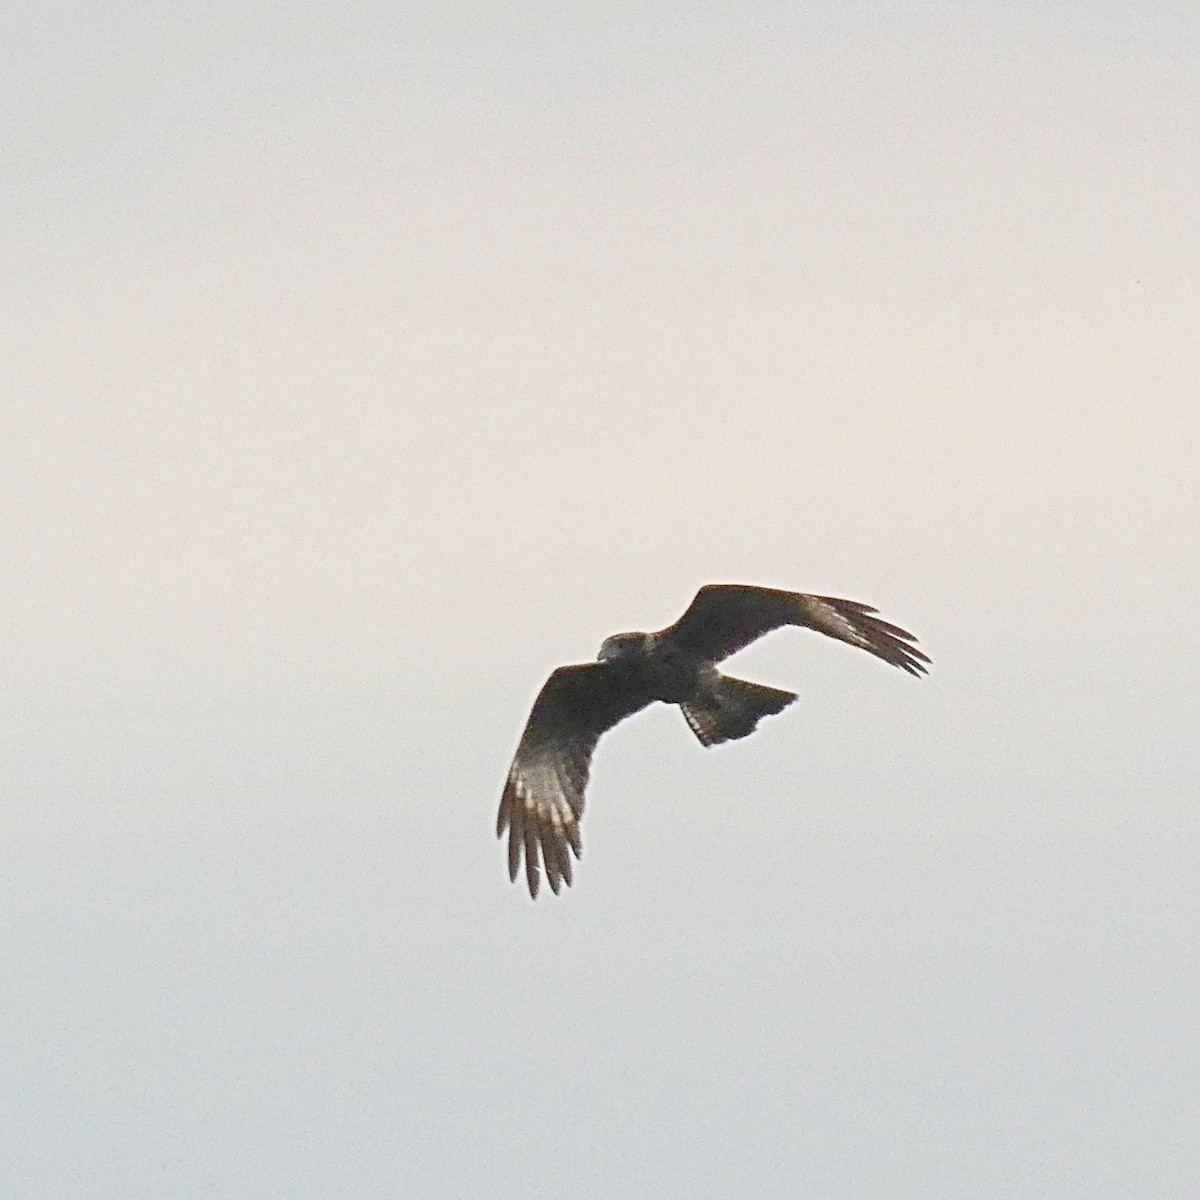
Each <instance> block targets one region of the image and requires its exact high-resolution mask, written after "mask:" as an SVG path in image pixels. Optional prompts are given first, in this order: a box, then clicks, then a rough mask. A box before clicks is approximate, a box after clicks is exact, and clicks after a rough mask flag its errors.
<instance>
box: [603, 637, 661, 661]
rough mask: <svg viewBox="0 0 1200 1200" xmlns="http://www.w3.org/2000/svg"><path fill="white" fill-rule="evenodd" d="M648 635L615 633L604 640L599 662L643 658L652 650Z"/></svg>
mask: <svg viewBox="0 0 1200 1200" xmlns="http://www.w3.org/2000/svg"><path fill="white" fill-rule="evenodd" d="M650 641H651V637H650V634H648V633H614V634H613V635H612V637H607V638H605V639H604V643H603V645H601V647H600V653H599V654H597V655H596V661H597V662H612V661H613V660H614V659H618V658H625V659H628V658H643V657H645V655H646V653H647V652H648V650H649V648H650Z"/></svg>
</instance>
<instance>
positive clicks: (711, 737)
mask: <svg viewBox="0 0 1200 1200" xmlns="http://www.w3.org/2000/svg"><path fill="white" fill-rule="evenodd" d="M795 699H796V693H795V692H785V691H781V690H780V689H779V688H773V687H767V685H766V684H763V683H750V682H748V681H747V680H745V679H734V678H732V677H731V676H729V675H722V676H720V677H719V678H718V679H717V680H716V681H715V682H714V683H713V685H712V687H711V688H709V689H708V691H707V693H706V694H705V695H704V696H703V697H702V698H700V699H698V700H690V701H688V702H687V703H686V704H681V705H680V708H682V709H683V715H684V717H685V718H686V719H687V723H688V724H689V725H690V726H691V729H692V732H693V733H694V734H695V735H696V736H697V737H698V738H699V739H700V741H701V743H702V744H703V745H705V746H716V745H717V744H719V743H720V742H729V741H733V740H734V739H736V738H744V737H746V736H747V735H748V734H751V733H753V732H754V730H755V728H756V727H757V725H758V723H759V721H761V720H762V719H763V717H768V716H770V715H771V714H772V713H777V712H781V711H782V710H783V709H785V708H787V706H788V705H789V704H791V702H792V701H793V700H795Z"/></svg>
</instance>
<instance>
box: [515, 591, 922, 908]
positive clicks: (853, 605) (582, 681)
mask: <svg viewBox="0 0 1200 1200" xmlns="http://www.w3.org/2000/svg"><path fill="white" fill-rule="evenodd" d="M876 611H877V610H876V609H874V608H870V607H869V606H868V605H866V604H859V603H857V602H856V601H854V600H837V599H834V598H833V597H831V596H810V595H806V594H805V593H803V592H782V591H777V590H775V589H774V588H763V587H749V586H744V585H742V584H736V583H711V584H708V585H707V586H706V587H702V588H701V589H700V590H699V591H698V592H697V593H696V596H695V598H694V599H693V600H692V603H691V604H690V605H689V606H688V609H687V612H685V613H684V614H683V616H682V617H680V618H679V620H678V621H676V622H675V624H674V625H671V626H669V627H668V628H666V629H661V630H659V631H658V632H657V633H618V634H614V635H613V636H612V637H610V638H606V639H605V640H604V644H603V645H602V646H601V647H600V653H599V655H598V656H597V659H596V661H595V662H592V663H578V664H576V665H574V666H568V667H559V668H558V669H557V670H555V671H553V672H552V673H551V675H550V678H549V679H547V680H546V682H545V684H544V686H543V687H542V690H541V692H539V693H538V697H537V699H536V700H535V701H534V703H533V709H532V711H531V712H530V714H529V720H528V721H527V722H526V725H525V732H524V733H523V734H522V735H521V741H520V743H519V744H518V746H517V752H516V755H515V756H514V758H513V762H512V767H511V768H510V769H509V772H508V780H507V782H506V784H505V787H504V794H503V796H502V797H501V800H500V812H499V815H498V816H497V819H496V836H497V837H502V836H503V835H504V831H505V830H508V873H509V877H510V878H511V879H513V880H514V881H515V880H516V878H517V871H518V870H519V869H520V866H521V859H522V857H524V860H525V879H526V882H527V883H528V885H529V894H530V895H531V896H533V897H535V898H536V896H537V894H538V887H539V885H540V882H541V870H540V868H539V863H540V864H541V866H542V867H544V868H545V872H546V879H547V881H548V882H549V884H550V887H551V889H552V890H553V891H554V892H556V893H557V892H558V890H559V888H560V887H561V885H562V884H564V883H565V884H568V885H569V884H570V883H571V855H572V854H573V855H574V856H575V857H576V858H579V856H580V853H581V850H582V843H581V842H580V838H579V821H580V818H581V817H582V816H583V793H584V789H585V788H586V786H587V781H588V773H589V770H590V768H591V760H592V752H593V751H594V750H595V748H596V743H597V742H598V741H599V740H600V735H601V734H602V733H604V732H605V731H606V730H608V729H611V728H612V727H613V726H614V725H616V724H617V722H618V721H623V720H624V719H625V718H626V717H629V716H632V715H633V714H634V713H636V712H639V711H640V710H641V709H643V708H645V707H647V705H650V704H653V703H654V702H655V701H656V700H661V701H663V702H664V703H666V704H677V705H679V707H680V708H681V709H682V710H683V716H684V719H685V720H686V721H687V723H688V725H689V726H690V727H691V730H692V732H693V733H694V734H695V735H696V737H698V738H699V739H700V742H701V744H702V745H705V746H715V745H717V744H718V743H720V742H727V741H730V740H732V739H734V738H744V737H746V736H747V735H748V734H750V733H753V732H754V729H755V727H756V726H757V725H758V722H759V721H760V720H761V719H762V718H763V717H765V716H769V715H771V714H772V713H777V712H780V711H781V710H782V709H784V708H786V707H787V706H788V705H789V704H791V702H792V701H793V700H795V699H796V693H795V692H785V691H781V690H780V689H778V688H773V687H767V686H765V685H764V684H761V683H749V682H747V681H746V680H744V679H734V678H733V677H732V676H729V675H722V674H721V672H720V671H718V670H717V667H716V664H717V663H719V662H720V661H721V660H722V659H724V658H728V657H729V655H731V654H734V653H736V652H737V651H738V650H741V649H742V648H743V647H745V646H748V645H750V643H751V642H753V641H756V640H757V639H758V638H760V637H762V636H763V634H765V633H769V632H770V631H771V630H772V629H778V628H779V627H780V626H783V625H801V626H804V627H806V628H808V629H815V630H816V631H817V632H818V633H823V634H826V635H827V636H828V637H832V638H837V639H838V640H839V641H843V642H848V643H849V644H850V645H851V646H859V647H861V648H862V649H863V650H867V651H869V652H870V653H871V654H874V655H875V657H876V658H881V659H883V661H884V662H886V663H891V664H892V666H895V667H899V668H900V669H901V670H903V671H907V672H908V673H909V674H910V675H923V674H925V672H926V669H927V668H926V666H925V664H926V663H928V662H929V658H928V657H927V656H926V655H925V654H923V653H922V652H921V651H920V650H918V649H917V647H916V645H915V644H914V643H915V642H916V639H915V638H914V637H913V635H912V634H911V633H907V632H906V631H905V630H903V629H899V628H897V626H895V625H889V624H888V623H887V622H886V621H882V620H880V619H879V617H878V616H876V615H875V614H876Z"/></svg>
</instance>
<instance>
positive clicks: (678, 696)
mask: <svg viewBox="0 0 1200 1200" xmlns="http://www.w3.org/2000/svg"><path fill="white" fill-rule="evenodd" d="M646 667H647V671H646V674H647V682H648V683H649V685H650V687H651V689H652V690H653V692H654V697H655V699H656V700H663V701H665V702H666V703H667V704H682V703H683V702H684V701H685V700H690V699H692V698H693V697H694V696H695V695H696V693H697V692H698V691H700V690H701V689H702V687H703V685H704V682H705V680H706V679H707V677H708V676H710V675H715V674H716V668H715V667H714V666H713V665H712V663H710V662H708V661H706V660H705V659H702V658H698V657H697V656H696V655H694V654H687V653H684V652H681V651H679V650H675V649H674V648H663V649H660V650H659V651H658V652H657V653H655V654H653V655H651V657H650V659H649V661H648V662H647V664H646Z"/></svg>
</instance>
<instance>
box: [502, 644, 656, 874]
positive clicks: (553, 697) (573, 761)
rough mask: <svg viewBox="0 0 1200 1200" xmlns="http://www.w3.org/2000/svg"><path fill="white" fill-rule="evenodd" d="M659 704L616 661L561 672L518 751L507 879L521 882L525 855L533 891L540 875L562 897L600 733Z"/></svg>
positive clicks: (511, 783) (508, 818)
mask: <svg viewBox="0 0 1200 1200" xmlns="http://www.w3.org/2000/svg"><path fill="white" fill-rule="evenodd" d="M652 700H653V696H651V695H650V694H649V693H648V692H647V691H646V690H645V688H644V686H640V685H639V681H638V679H637V677H636V675H634V674H632V673H631V672H629V671H628V670H625V669H622V668H621V667H619V666H617V665H614V664H611V663H584V664H581V665H579V666H573V667H559V668H558V670H556V671H554V672H553V673H552V674H551V675H550V678H549V679H547V680H546V682H545V684H544V685H543V687H542V690H541V691H540V692H539V693H538V698H537V699H536V700H535V701H534V702H533V709H532V711H531V712H530V714H529V720H528V721H527V722H526V724H525V732H524V733H523V734H522V735H521V741H520V743H519V744H518V746H517V753H516V755H515V756H514V757H513V762H512V767H511V768H510V769H509V772H508V781H507V783H506V784H505V787H504V795H503V796H502V797H501V798H500V812H499V814H498V815H497V817H496V836H497V837H502V836H503V834H504V831H505V830H506V829H507V830H508V874H509V878H511V879H513V880H515V879H516V877H517V870H518V868H519V867H520V865H521V856H522V854H523V855H524V857H525V879H526V881H527V882H528V884H529V894H530V895H531V896H534V897H536V896H537V894H538V885H539V883H540V880H541V875H540V872H539V870H538V861H539V858H540V860H541V862H542V864H543V865H544V866H545V869H546V879H547V880H548V881H549V883H550V887H551V889H552V890H553V891H555V892H557V891H558V889H559V887H560V885H561V884H562V883H566V884H567V885H568V886H569V885H570V883H571V854H572V853H573V854H574V855H575V857H576V858H578V857H579V856H580V853H581V850H582V846H581V843H580V840H579V820H580V818H581V817H582V816H583V793H584V789H585V788H586V787H587V781H588V771H589V769H590V767H591V762H592V751H594V750H595V749H596V743H597V742H598V741H599V740H600V735H601V734H602V733H603V732H604V731H605V730H606V729H611V728H612V727H613V726H614V725H615V724H616V723H617V722H618V721H621V720H624V719H625V718H626V717H628V716H632V715H633V714H634V713H635V712H637V711H638V710H639V709H643V708H645V707H646V705H648V704H649V703H650V702H651V701H652Z"/></svg>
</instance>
